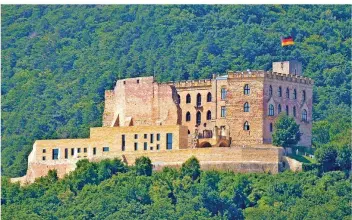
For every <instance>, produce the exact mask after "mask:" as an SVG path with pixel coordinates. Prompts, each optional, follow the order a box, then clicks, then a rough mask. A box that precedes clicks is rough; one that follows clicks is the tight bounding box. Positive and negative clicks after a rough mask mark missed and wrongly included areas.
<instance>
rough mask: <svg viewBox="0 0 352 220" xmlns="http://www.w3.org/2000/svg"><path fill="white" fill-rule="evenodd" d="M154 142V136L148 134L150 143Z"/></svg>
mask: <svg viewBox="0 0 352 220" xmlns="http://www.w3.org/2000/svg"><path fill="white" fill-rule="evenodd" d="M153 142H154V134H150V143H153Z"/></svg>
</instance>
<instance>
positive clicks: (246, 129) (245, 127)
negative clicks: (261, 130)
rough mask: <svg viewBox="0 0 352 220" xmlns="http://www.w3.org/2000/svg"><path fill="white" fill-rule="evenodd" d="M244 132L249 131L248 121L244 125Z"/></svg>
mask: <svg viewBox="0 0 352 220" xmlns="http://www.w3.org/2000/svg"><path fill="white" fill-rule="evenodd" d="M243 130H245V131H249V123H248V121H246V122H245V123H244V125H243Z"/></svg>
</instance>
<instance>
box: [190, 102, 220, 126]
mask: <svg viewBox="0 0 352 220" xmlns="http://www.w3.org/2000/svg"><path fill="white" fill-rule="evenodd" d="M220 116H221V117H222V118H224V117H226V107H225V106H221V112H220ZM207 120H211V111H210V110H208V111H207ZM186 121H191V113H190V112H187V113H186ZM201 122H202V113H201V112H200V111H197V113H196V123H197V125H200V123H201Z"/></svg>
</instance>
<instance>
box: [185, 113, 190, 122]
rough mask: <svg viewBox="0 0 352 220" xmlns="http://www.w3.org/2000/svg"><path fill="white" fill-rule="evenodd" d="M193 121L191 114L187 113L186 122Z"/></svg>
mask: <svg viewBox="0 0 352 220" xmlns="http://www.w3.org/2000/svg"><path fill="white" fill-rule="evenodd" d="M190 120H191V113H189V112H187V113H186V121H190Z"/></svg>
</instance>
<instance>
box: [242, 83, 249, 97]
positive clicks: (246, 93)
mask: <svg viewBox="0 0 352 220" xmlns="http://www.w3.org/2000/svg"><path fill="white" fill-rule="evenodd" d="M250 91H251V90H250V89H249V85H248V84H246V85H244V91H243V92H244V94H245V95H249V93H250Z"/></svg>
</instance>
